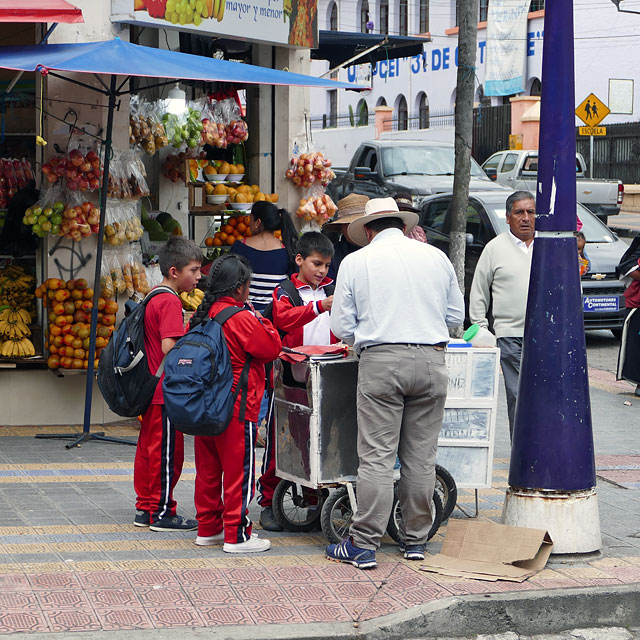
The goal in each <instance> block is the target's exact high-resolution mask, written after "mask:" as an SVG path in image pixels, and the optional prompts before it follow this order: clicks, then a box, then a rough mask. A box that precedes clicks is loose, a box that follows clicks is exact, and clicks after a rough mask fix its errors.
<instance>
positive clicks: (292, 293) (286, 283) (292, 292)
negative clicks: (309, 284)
mask: <svg viewBox="0 0 640 640" xmlns="http://www.w3.org/2000/svg"><path fill="white" fill-rule="evenodd" d="M278 286H279V287H280V288H281V289H283V290H284V292H285V293H286V294H287V295H288V296H289V299H290V300H291V302H293V306H294V307H301V306H302V304H303V302H302V298H301V297H300V294H299V293H298V288H297V287H296V285H295V284H293V282H292V280H291V279H290V278H287V279H286V280H283V281H282V282H281V283H280V284H279V285H278Z"/></svg>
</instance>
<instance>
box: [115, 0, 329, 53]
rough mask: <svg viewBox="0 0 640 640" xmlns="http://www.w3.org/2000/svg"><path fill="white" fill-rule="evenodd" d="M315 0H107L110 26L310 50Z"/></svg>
mask: <svg viewBox="0 0 640 640" xmlns="http://www.w3.org/2000/svg"><path fill="white" fill-rule="evenodd" d="M317 4H318V3H317V0H250V1H245V0H239V1H238V0H112V3H111V13H112V15H111V21H112V22H122V23H126V24H135V25H139V26H145V27H149V26H151V27H158V28H161V29H171V28H174V29H179V30H180V31H190V32H192V33H198V34H201V35H205V36H211V35H216V36H222V37H228V38H239V39H242V40H249V41H255V42H264V43H267V44H276V45H277V44H279V45H285V46H291V47H297V48H305V49H310V48H311V49H314V48H316V47H317V46H318V6H317Z"/></svg>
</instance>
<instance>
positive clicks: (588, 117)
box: [576, 93, 611, 127]
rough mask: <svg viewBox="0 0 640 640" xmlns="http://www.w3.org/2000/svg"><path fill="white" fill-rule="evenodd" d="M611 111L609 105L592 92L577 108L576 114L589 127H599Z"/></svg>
mask: <svg viewBox="0 0 640 640" xmlns="http://www.w3.org/2000/svg"><path fill="white" fill-rule="evenodd" d="M609 113H611V112H610V111H609V107H607V105H606V104H605V103H604V102H602V100H600V99H599V98H598V97H597V96H596V95H595V94H594V93H590V94H589V95H588V96H587V97H586V98H585V99H584V100H583V101H582V102H581V103H580V104H579V105H578V106H577V108H576V115H577V116H578V118H580V120H582V122H584V123H585V124H586V125H587V126H588V127H597V126H598V125H599V124H600V123H601V122H602V121H603V120H604V119H605V118H606V117H607V116H608V115H609Z"/></svg>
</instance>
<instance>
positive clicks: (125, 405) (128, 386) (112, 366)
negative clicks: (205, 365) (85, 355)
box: [98, 286, 178, 418]
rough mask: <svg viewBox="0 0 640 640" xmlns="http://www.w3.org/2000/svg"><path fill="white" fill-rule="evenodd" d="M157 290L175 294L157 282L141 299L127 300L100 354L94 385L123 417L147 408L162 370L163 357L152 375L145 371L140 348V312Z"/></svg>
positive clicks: (146, 369)
mask: <svg viewBox="0 0 640 640" xmlns="http://www.w3.org/2000/svg"><path fill="white" fill-rule="evenodd" d="M161 293H171V294H173V295H175V296H177V295H178V294H177V293H176V292H175V291H174V290H173V289H171V288H170V287H165V286H161V287H156V288H155V289H153V291H150V292H149V293H148V294H147V295H146V297H145V299H144V300H143V301H142V302H141V303H137V302H134V301H133V300H127V302H126V303H125V317H124V320H123V321H122V322H121V323H120V326H119V327H118V329H117V330H116V331H115V333H114V334H113V335H112V336H111V340H109V344H108V345H107V347H106V349H105V350H104V351H103V352H102V354H101V356H100V363H99V365H98V387H99V388H100V391H101V392H102V396H103V397H104V399H105V401H106V403H107V405H108V406H109V409H111V411H113V412H114V413H117V414H118V415H119V416H123V417H125V418H133V417H135V416H139V415H141V414H142V413H144V412H145V411H146V410H147V409H148V408H149V405H150V404H151V401H152V400H153V394H154V393H155V390H156V387H157V386H158V381H159V380H160V378H161V377H162V372H163V371H164V360H163V361H162V363H161V364H160V366H159V367H158V370H157V371H156V373H155V375H154V374H153V373H151V372H150V371H149V362H148V360H147V354H146V352H145V348H144V312H145V309H146V306H147V303H148V302H149V300H151V298H153V297H155V296H157V295H159V294H161Z"/></svg>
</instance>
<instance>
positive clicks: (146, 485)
mask: <svg viewBox="0 0 640 640" xmlns="http://www.w3.org/2000/svg"><path fill="white" fill-rule="evenodd" d="M159 262H160V271H161V272H162V275H163V280H162V285H164V286H165V287H170V288H171V289H173V291H174V292H175V293H170V292H166V293H160V294H158V295H156V296H154V297H153V298H152V299H151V300H149V302H148V303H147V307H146V309H145V313H144V346H145V350H146V353H147V359H148V362H149V370H150V371H151V373H154V374H155V373H156V371H157V370H158V367H159V366H160V364H161V363H162V361H163V360H164V357H165V355H166V354H167V353H168V352H169V350H170V349H171V348H172V347H173V345H174V344H175V343H176V340H177V339H178V338H180V337H181V336H182V335H183V334H184V317H183V314H182V303H181V302H180V298H179V297H178V292H180V291H193V290H194V289H195V288H196V286H197V285H198V281H199V280H200V277H201V275H200V264H201V262H202V252H201V251H200V249H199V248H198V245H197V244H196V243H195V242H193V240H187V239H186V238H183V237H179V236H173V237H172V238H171V239H170V240H169V241H168V242H167V244H166V245H165V246H164V247H163V248H162V249H161V250H160V254H159ZM163 378H164V376H162V378H160V381H159V382H158V386H157V387H156V391H155V394H154V396H153V400H152V401H151V405H150V406H149V408H148V409H147V410H146V411H145V412H144V414H143V416H142V421H141V426H140V435H139V436H138V446H137V448H136V457H135V462H134V468H133V486H134V489H135V492H136V509H137V513H136V516H135V518H134V524H135V526H136V527H149V528H150V529H151V530H152V531H192V530H193V529H195V528H196V525H197V523H196V522H195V520H186V519H185V518H182V517H181V516H179V515H176V501H175V500H174V499H173V489H174V487H175V486H176V483H177V482H178V479H179V478H180V474H181V473H182V463H183V461H184V436H183V435H182V433H180V432H179V431H176V430H175V429H174V428H173V426H172V425H171V424H170V423H169V421H168V420H167V416H166V414H165V411H164V399H163V396H162V379H163Z"/></svg>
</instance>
